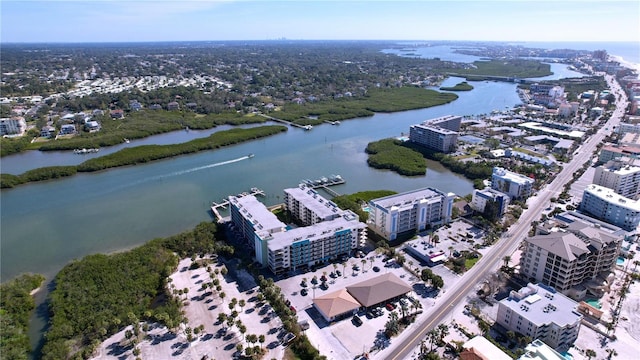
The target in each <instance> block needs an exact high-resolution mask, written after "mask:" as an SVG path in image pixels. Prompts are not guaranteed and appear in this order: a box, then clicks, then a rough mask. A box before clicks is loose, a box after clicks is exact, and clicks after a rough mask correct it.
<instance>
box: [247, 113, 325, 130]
mask: <svg viewBox="0 0 640 360" xmlns="http://www.w3.org/2000/svg"><path fill="white" fill-rule="evenodd" d="M258 115H260V116H262V117H264V118H267V119H269V120H271V121H275V122H279V123H282V124H287V125H289V126H293V127H297V128H300V129H304V130H311V129H313V126H311V125H300V124H296V123H294V122H291V121H287V120H283V119H278V118H277V117H273V116H269V115H266V114H258Z"/></svg>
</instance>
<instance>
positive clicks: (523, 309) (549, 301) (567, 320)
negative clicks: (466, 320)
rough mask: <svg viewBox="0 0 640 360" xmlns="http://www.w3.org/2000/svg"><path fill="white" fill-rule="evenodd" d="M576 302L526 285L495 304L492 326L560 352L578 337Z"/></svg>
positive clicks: (539, 286) (542, 286)
mask: <svg viewBox="0 0 640 360" xmlns="http://www.w3.org/2000/svg"><path fill="white" fill-rule="evenodd" d="M577 308H578V303H577V302H575V301H573V300H571V299H569V298H568V297H566V296H564V295H562V294H561V293H558V292H556V290H554V289H553V288H551V287H547V286H545V285H540V284H537V285H536V284H531V283H529V284H528V285H527V286H526V287H523V288H522V289H520V291H511V293H510V294H509V297H507V298H505V299H503V300H501V301H500V302H499V303H498V315H497V317H496V323H497V324H500V325H501V326H503V327H504V328H505V329H506V330H507V331H514V332H517V333H520V334H522V335H524V336H528V337H529V338H531V339H539V340H540V341H543V342H545V343H546V344H547V345H549V346H550V347H552V348H554V349H558V350H560V351H565V350H567V349H568V348H569V347H571V346H572V345H573V343H574V341H575V340H576V339H577V338H578V332H579V331H580V321H581V320H582V315H581V314H580V313H579V312H578V311H577Z"/></svg>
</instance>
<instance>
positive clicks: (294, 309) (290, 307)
mask: <svg viewBox="0 0 640 360" xmlns="http://www.w3.org/2000/svg"><path fill="white" fill-rule="evenodd" d="M289 309H291V311H293V313H294V314H297V313H298V312H297V311H296V308H294V307H293V305H291V306H289Z"/></svg>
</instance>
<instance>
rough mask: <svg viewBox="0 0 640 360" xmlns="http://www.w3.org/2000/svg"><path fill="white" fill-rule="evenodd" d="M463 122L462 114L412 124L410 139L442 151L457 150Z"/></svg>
mask: <svg viewBox="0 0 640 360" xmlns="http://www.w3.org/2000/svg"><path fill="white" fill-rule="evenodd" d="M461 122H462V117H461V116H453V115H448V116H443V117H439V118H435V119H431V120H427V121H425V122H423V123H421V124H417V125H411V127H410V128H409V140H410V141H412V142H414V143H416V144H420V145H422V146H424V147H427V148H429V149H433V150H436V151H440V152H445V153H447V152H452V151H455V149H456V145H457V143H458V131H459V130H460V124H461Z"/></svg>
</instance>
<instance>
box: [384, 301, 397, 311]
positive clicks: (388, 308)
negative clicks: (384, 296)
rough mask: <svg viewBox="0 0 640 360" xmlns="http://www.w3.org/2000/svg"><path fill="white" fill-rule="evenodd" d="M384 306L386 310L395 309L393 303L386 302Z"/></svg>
mask: <svg viewBox="0 0 640 360" xmlns="http://www.w3.org/2000/svg"><path fill="white" fill-rule="evenodd" d="M385 307H386V308H387V310H389V311H393V310H395V308H396V307H395V305H393V304H392V303H387V305H385Z"/></svg>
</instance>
